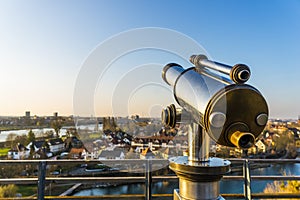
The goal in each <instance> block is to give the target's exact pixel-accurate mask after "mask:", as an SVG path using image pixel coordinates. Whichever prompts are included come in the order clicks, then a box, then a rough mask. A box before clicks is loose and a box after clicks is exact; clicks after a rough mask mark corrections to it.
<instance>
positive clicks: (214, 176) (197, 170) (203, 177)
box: [170, 124, 230, 200]
mask: <svg viewBox="0 0 300 200" xmlns="http://www.w3.org/2000/svg"><path fill="white" fill-rule="evenodd" d="M188 134H189V135H188V138H189V156H188V157H187V156H179V157H176V158H172V159H171V160H170V169H172V170H173V171H174V172H175V173H176V174H177V176H178V177H179V190H174V200H221V199H223V197H221V196H220V189H219V185H220V184H219V182H220V180H221V178H222V176H223V175H224V174H226V173H227V172H229V165H230V162H229V161H227V160H223V159H220V158H209V156H208V154H209V138H208V135H207V134H206V133H205V132H204V131H203V129H202V127H201V126H199V125H198V124H191V125H190V129H189V133H188Z"/></svg>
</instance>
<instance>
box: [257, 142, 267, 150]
mask: <svg viewBox="0 0 300 200" xmlns="http://www.w3.org/2000/svg"><path fill="white" fill-rule="evenodd" d="M255 146H256V148H257V152H258V153H265V152H266V150H267V145H266V144H265V143H264V142H263V141H262V140H258V141H257V142H256V143H255Z"/></svg>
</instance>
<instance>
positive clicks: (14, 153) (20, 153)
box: [7, 143, 30, 160]
mask: <svg viewBox="0 0 300 200" xmlns="http://www.w3.org/2000/svg"><path fill="white" fill-rule="evenodd" d="M29 155H30V149H28V148H26V147H25V146H24V145H23V144H20V143H18V144H17V145H16V146H15V148H13V149H11V150H9V151H8V153H7V157H8V159H13V160H20V159H26V158H28V157H29Z"/></svg>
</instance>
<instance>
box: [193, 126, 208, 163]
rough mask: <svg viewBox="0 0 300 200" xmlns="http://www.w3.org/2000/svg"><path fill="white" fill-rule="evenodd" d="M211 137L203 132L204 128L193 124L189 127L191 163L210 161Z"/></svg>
mask: <svg viewBox="0 0 300 200" xmlns="http://www.w3.org/2000/svg"><path fill="white" fill-rule="evenodd" d="M209 143H210V138H209V136H208V135H207V134H206V133H205V132H203V128H202V127H201V126H200V125H198V124H196V123H192V124H191V125H189V131H188V144H189V157H188V160H189V161H190V162H199V161H208V157H209Z"/></svg>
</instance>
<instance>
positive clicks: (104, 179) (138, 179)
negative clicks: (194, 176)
mask: <svg viewBox="0 0 300 200" xmlns="http://www.w3.org/2000/svg"><path fill="white" fill-rule="evenodd" d="M177 179H178V177H177V176H153V177H152V180H153V181H154V182H159V181H165V180H174V181H175V180H177ZM251 179H252V180H260V181H262V180H300V176H251ZM223 180H225V181H229V180H244V177H243V176H224V177H223ZM37 181H38V178H7V179H0V183H2V184H8V183H18V184H30V183H32V184H34V183H36V182H37ZM144 181H145V177H143V176H130V177H124V176H121V177H92V178H91V177H47V178H46V182H56V183H63V182H67V183H78V182H79V183H89V182H112V183H115V182H144Z"/></svg>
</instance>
